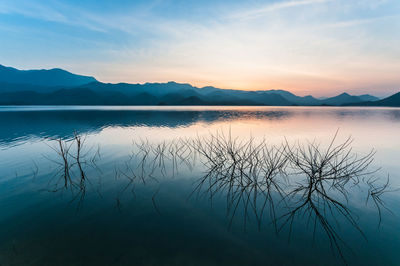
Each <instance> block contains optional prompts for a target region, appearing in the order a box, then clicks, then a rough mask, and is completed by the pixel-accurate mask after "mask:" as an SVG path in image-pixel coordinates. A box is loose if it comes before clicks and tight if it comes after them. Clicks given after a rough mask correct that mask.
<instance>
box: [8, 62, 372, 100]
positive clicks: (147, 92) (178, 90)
mask: <svg viewBox="0 0 400 266" xmlns="http://www.w3.org/2000/svg"><path fill="white" fill-rule="evenodd" d="M376 100H379V99H378V98H376V97H374V96H371V95H361V96H352V95H349V94H347V93H343V94H341V95H338V96H335V97H331V98H327V99H323V100H321V99H317V98H314V97H313V96H311V95H309V96H304V97H301V96H297V95H295V94H293V93H291V92H288V91H284V90H264V91H243V90H224V89H218V88H214V87H203V88H197V87H194V86H192V85H190V84H181V83H176V82H168V83H145V84H127V83H119V84H107V83H101V82H98V81H97V80H96V79H95V78H93V77H87V76H81V75H75V74H72V73H69V72H67V71H65V70H62V69H51V70H23V71H22V70H17V69H15V68H10V67H4V66H1V65H0V105H269V106H291V105H343V104H350V103H355V104H357V103H362V102H365V101H371V102H373V101H376Z"/></svg>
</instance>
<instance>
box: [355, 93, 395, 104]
mask: <svg viewBox="0 0 400 266" xmlns="http://www.w3.org/2000/svg"><path fill="white" fill-rule="evenodd" d="M348 106H387V107H400V92H398V93H396V94H393V95H392V96H389V97H387V98H384V99H382V100H378V101H366V102H361V103H351V104H348Z"/></svg>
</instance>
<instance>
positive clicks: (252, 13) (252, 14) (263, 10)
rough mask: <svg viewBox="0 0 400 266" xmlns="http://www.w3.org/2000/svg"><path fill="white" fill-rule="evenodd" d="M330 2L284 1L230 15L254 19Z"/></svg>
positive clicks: (324, 0)
mask: <svg viewBox="0 0 400 266" xmlns="http://www.w3.org/2000/svg"><path fill="white" fill-rule="evenodd" d="M329 1H331V0H295V1H285V2H279V3H275V4H269V5H266V6H261V7H258V8H254V9H250V10H247V11H244V12H238V13H236V14H233V15H231V18H233V19H243V20H245V19H255V18H258V17H262V16H264V15H266V14H268V13H271V12H277V11H280V10H282V9H288V8H294V7H299V6H307V5H314V4H323V3H327V2H329Z"/></svg>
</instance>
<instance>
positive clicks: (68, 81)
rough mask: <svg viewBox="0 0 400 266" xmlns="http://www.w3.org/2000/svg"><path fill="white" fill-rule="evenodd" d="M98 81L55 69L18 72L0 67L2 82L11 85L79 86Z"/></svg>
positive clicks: (0, 79)
mask: <svg viewBox="0 0 400 266" xmlns="http://www.w3.org/2000/svg"><path fill="white" fill-rule="evenodd" d="M94 81H96V79H95V78H93V77H88V76H81V75H75V74H72V73H70V72H68V71H65V70H62V69H59V68H54V69H49V70H45V69H41V70H18V69H16V68H12V67H6V66H3V65H0V82H1V83H11V84H29V85H39V86H46V87H51V86H67V87H71V86H79V85H83V84H87V83H90V82H94Z"/></svg>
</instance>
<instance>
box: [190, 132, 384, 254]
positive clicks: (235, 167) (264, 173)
mask: <svg viewBox="0 0 400 266" xmlns="http://www.w3.org/2000/svg"><path fill="white" fill-rule="evenodd" d="M336 137H337V133H336V135H335V136H334V138H333V139H332V142H331V143H330V145H329V146H328V147H327V149H323V148H322V147H321V146H320V145H319V144H317V143H315V142H309V143H306V144H305V145H302V144H300V143H297V144H296V145H290V144H289V143H288V142H287V141H286V142H284V143H283V144H282V145H281V146H273V145H272V146H269V145H267V144H266V142H265V141H261V142H258V143H255V141H254V140H253V139H252V138H251V139H249V140H247V141H239V140H238V139H237V138H236V139H234V138H232V137H231V135H230V134H229V135H227V136H226V135H224V134H216V135H212V136H210V137H207V138H204V139H200V138H199V139H198V140H197V141H195V142H194V145H193V146H194V148H195V150H196V151H197V152H198V153H199V154H200V155H201V158H202V161H203V165H204V167H205V168H206V173H205V174H204V176H203V177H202V178H200V179H199V180H198V183H197V185H196V187H195V189H194V191H193V193H197V195H198V196H199V195H201V194H200V193H202V195H204V194H208V195H209V199H210V200H211V201H212V199H213V197H214V196H215V195H216V194H217V193H223V194H224V195H225V196H226V198H227V211H228V216H230V224H231V222H232V219H233V217H234V216H235V214H236V213H237V210H238V208H239V206H242V210H243V217H244V224H245V225H246V221H247V219H248V218H249V211H252V212H253V214H254V216H255V218H256V219H257V222H258V225H259V226H260V224H261V219H262V217H263V213H264V209H265V207H266V206H268V209H269V217H270V219H271V220H272V222H273V224H274V226H275V229H276V230H277V232H279V231H281V230H282V229H283V228H285V227H286V226H288V227H289V238H290V236H291V232H292V228H293V224H294V222H295V219H296V218H299V219H304V217H306V219H307V220H308V222H307V224H312V225H313V232H314V237H315V232H316V229H317V226H321V228H322V229H323V230H324V232H325V233H326V235H327V237H328V239H329V241H330V245H331V248H332V250H333V251H336V252H338V254H339V256H340V257H341V258H342V259H343V260H344V256H343V253H342V247H346V243H345V242H344V240H343V239H342V238H341V236H340V235H339V234H338V232H337V226H335V224H336V225H339V218H340V217H342V218H344V219H345V220H346V221H347V222H349V223H350V225H351V226H353V227H354V228H355V229H356V230H357V231H359V232H360V233H361V235H362V236H363V237H364V238H365V235H364V234H363V232H362V230H361V228H360V227H359V225H358V223H357V221H356V218H355V217H354V214H353V213H352V212H351V210H350V208H349V207H348V206H347V201H348V199H347V198H348V187H347V184H351V185H358V184H359V183H360V182H364V183H365V180H369V182H366V185H368V186H369V188H370V190H369V197H370V198H372V199H373V201H374V203H375V205H376V207H377V209H378V215H379V219H381V208H380V207H385V205H384V204H383V201H382V199H381V198H380V196H381V195H382V194H383V193H385V192H387V188H388V186H389V181H388V182H387V183H386V184H385V185H383V186H381V187H377V186H375V185H374V181H372V179H366V178H365V177H368V176H371V175H372V174H374V173H376V172H377V170H372V171H371V170H369V166H370V164H371V163H372V161H373V157H374V154H375V152H374V151H371V152H370V153H368V154H366V155H364V156H361V157H360V156H358V155H357V154H355V153H353V151H352V148H351V143H352V140H351V139H350V138H348V139H347V140H346V141H344V142H343V143H341V144H338V145H337V144H335V141H336ZM193 193H192V194H193ZM342 199H344V201H343V200H342ZM258 202H261V203H262V204H258ZM277 207H280V208H279V209H283V208H282V207H286V208H289V211H288V212H287V213H283V214H281V215H279V216H277V214H276V211H277ZM332 221H334V223H332Z"/></svg>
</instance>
